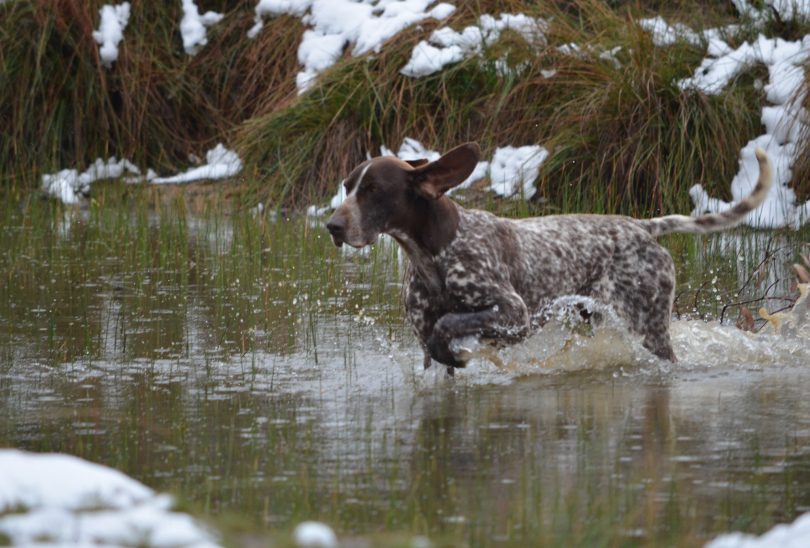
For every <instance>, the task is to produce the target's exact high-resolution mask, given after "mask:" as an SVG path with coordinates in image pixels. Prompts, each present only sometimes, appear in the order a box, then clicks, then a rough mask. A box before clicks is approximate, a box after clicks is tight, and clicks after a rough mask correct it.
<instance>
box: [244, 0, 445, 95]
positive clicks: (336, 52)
mask: <svg viewBox="0 0 810 548" xmlns="http://www.w3.org/2000/svg"><path fill="white" fill-rule="evenodd" d="M433 4H434V0H376V1H375V0H367V1H364V2H357V1H352V0H300V1H297V2H296V1H293V0H260V1H259V3H258V4H257V5H256V17H255V25H254V26H253V27H252V28H251V29H250V30H249V31H248V36H249V37H251V38H254V37H256V36H257V35H258V34H259V32H261V29H262V26H263V17H265V16H278V15H291V16H295V17H300V18H301V19H302V21H303V23H304V24H305V25H307V26H308V27H309V28H308V29H307V30H306V31H305V32H304V35H303V37H302V39H301V44H300V46H299V48H298V61H299V63H301V65H302V66H303V69H302V70H301V71H300V72H299V73H298V75H297V76H296V84H297V87H298V92H299V93H304V92H305V91H306V90H308V89H309V88H310V87H311V86H312V84H313V82H314V81H315V79H316V78H317V76H318V75H319V74H321V73H322V72H323V71H325V70H326V69H328V68H329V67H331V66H332V65H334V64H335V63H336V62H337V60H338V59H340V58H341V57H342V56H343V53H344V51H345V50H346V49H347V48H351V54H352V55H354V56H360V55H364V54H366V53H368V52H375V53H379V52H380V50H381V49H382V46H383V44H384V43H385V42H386V41H387V40H389V39H391V38H392V37H394V36H396V35H397V34H398V33H400V32H401V31H402V30H404V29H406V28H407V27H409V26H411V25H414V24H416V23H419V22H421V21H424V20H425V19H436V20H442V19H445V18H447V17H449V16H450V15H451V14H452V13H453V12H454V11H455V7H454V6H452V5H450V4H447V3H440V4H437V5H435V6H434V5H433ZM431 6H432V7H431Z"/></svg>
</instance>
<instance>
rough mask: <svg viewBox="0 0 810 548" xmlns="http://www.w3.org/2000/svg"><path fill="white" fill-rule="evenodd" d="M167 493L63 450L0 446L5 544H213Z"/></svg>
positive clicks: (0, 511)
mask: <svg viewBox="0 0 810 548" xmlns="http://www.w3.org/2000/svg"><path fill="white" fill-rule="evenodd" d="M172 505H173V501H172V499H171V497H170V496H168V495H161V494H156V493H155V492H154V491H152V490H151V489H150V488H148V487H146V486H145V485H143V484H141V483H139V482H137V481H135V480H134V479H132V478H130V477H128V476H126V475H125V474H122V473H121V472H119V471H117V470H113V469H111V468H107V467H106V466H101V465H98V464H94V463H91V462H87V461H84V460H82V459H79V458H77V457H73V456H70V455H64V454H35V453H27V452H24V451H18V450H16V449H0V533H2V534H3V535H5V536H6V537H8V538H9V539H10V541H11V543H12V544H13V545H28V544H35V543H37V542H41V541H42V539H48V542H49V543H51V544H52V545H56V544H58V545H70V546H74V545H103V546H135V545H140V544H142V543H143V542H144V540H147V539H148V541H149V542H148V543H149V546H156V547H163V546H165V547H173V546H189V547H191V546H194V547H200V548H202V547H213V546H217V542H216V539H215V538H214V536H213V535H212V534H211V533H210V532H209V531H206V530H205V529H204V528H203V527H202V526H200V525H199V524H198V523H196V522H195V520H194V519H193V518H192V517H191V516H189V515H187V514H182V513H178V512H172V511H171V507H172Z"/></svg>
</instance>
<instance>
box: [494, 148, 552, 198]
mask: <svg viewBox="0 0 810 548" xmlns="http://www.w3.org/2000/svg"><path fill="white" fill-rule="evenodd" d="M548 154H549V152H548V150H546V149H545V148H544V147H541V146H539V145H529V146H523V147H511V146H507V147H503V148H499V149H497V150H496V151H495V154H494V156H493V157H492V164H491V165H490V168H489V173H490V179H491V180H492V184H491V187H490V188H491V189H492V190H493V191H494V192H495V193H496V194H497V195H499V196H504V197H508V196H521V197H524V198H531V197H532V194H534V181H535V179H537V176H538V174H539V173H540V166H541V165H542V164H543V162H544V161H545V159H546V158H548Z"/></svg>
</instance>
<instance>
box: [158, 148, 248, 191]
mask: <svg viewBox="0 0 810 548" xmlns="http://www.w3.org/2000/svg"><path fill="white" fill-rule="evenodd" d="M205 160H206V162H207V163H206V164H204V165H201V166H198V167H195V168H191V169H189V170H188V171H186V172H184V173H179V174H177V175H173V176H171V177H155V178H154V179H152V182H153V183H156V184H162V183H190V182H192V181H201V180H205V179H225V178H227V177H233V176H234V175H237V174H238V173H239V172H240V171H242V160H241V158H239V155H238V154H237V153H236V152H234V151H232V150H228V149H227V148H225V147H224V146H223V145H222V143H219V144H218V145H217V146H215V147H214V148H212V149H211V150H209V151H208V152H206V153H205Z"/></svg>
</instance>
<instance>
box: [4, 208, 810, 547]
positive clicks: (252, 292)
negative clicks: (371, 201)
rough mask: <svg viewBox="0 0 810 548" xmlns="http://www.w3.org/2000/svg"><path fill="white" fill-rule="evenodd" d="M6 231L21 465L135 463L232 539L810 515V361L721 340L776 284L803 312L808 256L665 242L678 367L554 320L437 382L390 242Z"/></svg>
mask: <svg viewBox="0 0 810 548" xmlns="http://www.w3.org/2000/svg"><path fill="white" fill-rule="evenodd" d="M2 215H3V219H2V221H3V224H2V226H3V234H4V244H3V245H2V250H3V252H2V258H0V280H2V286H3V287H2V289H0V297H2V299H0V409H2V413H1V414H0V446H8V447H17V448H22V449H28V450H33V451H61V452H66V453H70V454H74V455H78V456H81V457H83V458H86V459H88V460H91V461H95V462H101V463H104V464H107V465H110V466H113V467H115V468H117V469H119V470H121V471H123V472H125V473H127V474H129V475H131V476H133V477H135V478H136V479H138V480H140V481H142V482H144V483H146V484H147V485H149V486H150V487H153V488H155V489H157V490H160V491H169V492H172V493H175V494H177V495H178V496H179V497H180V498H181V499H183V500H184V501H186V502H185V504H186V505H187V506H188V507H189V508H190V509H191V510H192V512H193V513H195V514H197V515H199V516H201V517H203V518H205V519H208V520H210V521H211V522H212V523H213V524H215V525H216V526H217V527H219V528H220V530H222V531H223V532H224V534H225V541H226V542H227V543H230V544H234V545H239V544H242V543H243V542H245V539H246V538H248V537H249V538H256V537H259V538H263V537H265V536H272V537H275V538H281V539H282V540H283V539H285V538H288V537H287V534H288V533H289V531H290V530H291V529H292V528H293V527H294V526H295V524H296V523H298V522H300V521H303V520H305V519H319V520H322V521H325V522H327V523H329V524H330V525H332V526H333V527H334V528H335V529H336V530H337V532H338V534H339V535H340V536H341V537H342V538H344V539H346V538H349V539H353V540H357V541H360V542H365V541H371V542H373V543H382V544H389V543H406V544H407V543H408V542H410V539H412V538H413V537H416V536H426V537H428V538H430V539H432V540H433V541H435V542H436V543H439V544H441V543H447V544H451V545H465V544H475V545H478V544H515V545H521V544H525V543H526V542H527V541H532V542H535V543H538V542H544V543H548V544H559V545H571V544H615V543H621V544H625V543H628V544H635V543H640V544H643V543H650V542H655V543H662V542H664V543H674V544H680V545H694V544H695V543H699V542H700V541H703V540H706V539H710V538H713V537H714V536H715V535H716V534H718V533H720V532H724V531H729V530H744V531H749V532H761V531H764V530H766V529H768V528H769V527H770V526H772V525H773V524H775V523H778V522H786V521H791V520H792V519H793V518H795V517H796V516H797V515H798V514H800V513H802V512H806V511H810V398H808V397H807V387H808V386H810V368H809V367H808V364H810V350H808V348H810V344H808V342H810V341H809V340H808V338H803V337H799V338H785V337H780V336H777V335H774V334H770V333H768V332H767V330H763V331H762V332H760V333H757V334H750V333H745V332H742V331H739V330H737V329H736V328H735V327H734V326H733V320H734V319H736V314H737V310H736V309H731V310H730V311H727V312H726V314H728V315H729V316H730V315H731V314H733V317H732V318H731V322H729V321H728V317H724V320H725V321H724V323H722V324H721V323H720V322H719V321H718V318H719V317H720V315H721V313H722V311H723V305H724V304H726V303H728V302H733V301H742V300H747V299H748V298H750V297H752V296H760V295H762V294H763V293H764V291H765V289H766V288H769V287H770V288H771V289H770V293H769V295H771V296H773V297H774V298H773V299H771V300H769V301H768V305H769V306H771V307H772V308H771V309H772V310H773V309H774V308H776V307H778V306H779V305H780V304H782V301H779V300H778V299H777V297H779V296H781V295H784V294H787V293H788V292H789V291H790V280H789V278H790V274H789V272H788V270H787V267H788V266H789V264H790V262H791V261H792V260H793V259H794V258H795V252H796V250H798V249H799V245H800V244H799V242H800V241H801V238H802V236H803V235H787V236H785V235H782V236H778V237H775V236H773V235H772V234H770V235H767V236H766V235H764V233H746V232H735V233H734V234H733V235H731V236H730V235H722V236H718V237H715V238H704V239H696V238H693V237H688V238H687V237H683V238H673V239H668V240H665V243H666V245H667V246H668V247H670V248H671V249H672V252H673V256H674V257H675V258H676V262H677V263H678V270H679V273H680V275H681V278H680V280H679V286H678V291H679V299H678V312H679V316H678V317H677V318H676V319H675V321H674V323H673V342H674V346H675V350H676V353H677V354H678V356H679V358H680V361H679V362H678V363H677V364H674V365H673V364H667V363H662V362H660V361H658V360H655V359H654V358H652V357H651V356H649V355H648V354H646V353H645V352H644V351H643V350H641V349H640V346H639V345H638V343H637V341H634V340H633V338H632V337H628V336H627V335H626V334H625V332H624V331H623V330H622V329H621V327H620V326H619V325H617V324H615V323H614V322H611V321H607V322H605V324H604V325H602V326H600V327H597V328H596V329H594V330H593V333H591V332H587V333H583V332H582V330H579V331H577V332H578V333H579V334H577V335H572V334H571V331H570V330H569V329H566V328H564V327H563V325H562V324H563V323H564V322H557V323H555V322H552V324H550V325H548V326H547V327H546V328H545V329H544V330H543V332H541V333H539V334H537V335H535V336H533V337H532V338H530V339H529V340H528V341H526V342H524V343H522V344H521V345H518V346H517V347H514V348H510V349H506V350H504V351H501V352H500V353H498V354H497V356H496V358H497V359H496V360H495V361H499V362H500V364H499V365H498V366H496V365H494V364H493V363H492V361H491V360H490V359H488V358H487V357H486V356H483V357H478V358H476V359H474V360H473V362H472V363H471V365H470V366H469V367H468V368H467V369H466V370H462V371H459V372H458V373H457V375H456V378H455V379H454V380H448V379H446V378H445V377H444V375H443V372H442V368H440V367H434V368H432V369H430V370H428V371H423V370H422V369H421V366H422V360H421V353H420V351H419V350H418V349H417V347H416V344H415V341H414V338H413V336H412V335H411V334H410V331H409V329H408V328H407V327H406V326H405V325H404V324H403V320H402V311H401V304H400V285H399V281H398V280H399V279H400V273H401V269H402V260H401V257H400V256H399V254H398V252H397V249H396V247H395V246H393V245H392V244H391V242H390V241H385V240H383V241H381V242H380V243H379V244H378V245H377V246H376V247H375V248H374V249H372V250H370V251H369V252H365V253H345V252H341V251H339V250H336V249H334V248H333V247H332V246H331V244H330V243H329V241H328V238H326V237H325V235H324V234H323V230H322V229H321V228H320V227H319V226H318V222H317V221H313V220H311V219H294V220H281V219H259V218H254V217H252V216H250V215H247V214H245V215H236V216H233V217H229V218H224V217H217V216H201V217H200V216H197V217H191V216H189V215H187V214H186V212H185V211H183V210H182V209H177V208H173V209H172V208H170V209H159V210H157V211H154V210H152V209H150V208H147V207H135V208H131V207H109V208H98V207H95V208H91V209H90V210H86V211H68V212H64V211H63V210H62V209H61V208H51V207H50V206H46V205H41V204H28V205H26V206H23V207H20V208H11V207H9V208H7V209H6V211H5V212H3V213H2ZM804 236H805V240H806V239H807V238H806V235H804ZM773 250H778V252H777V253H776V254H775V255H774V256H773V258H772V260H768V261H765V263H764V265H765V266H764V267H763V268H762V269H761V272H759V273H758V274H757V275H756V276H755V277H753V278H752V277H751V276H750V273H751V272H752V271H753V270H755V268H756V267H757V265H758V264H759V263H760V262H761V261H762V260H763V259H764V258H766V257H767V256H769V255H768V254H769V252H770V251H773ZM741 286H746V287H745V288H744V289H743V291H742V292H740V295H736V293H737V289H738V288H740V287H741ZM756 306H758V304H756V305H752V306H751V308H752V309H755V308H756ZM704 320H708V321H704ZM586 331H587V330H586ZM486 352H487V351H485V352H484V353H485V354H486ZM491 357H492V356H491V354H490V358H491Z"/></svg>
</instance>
